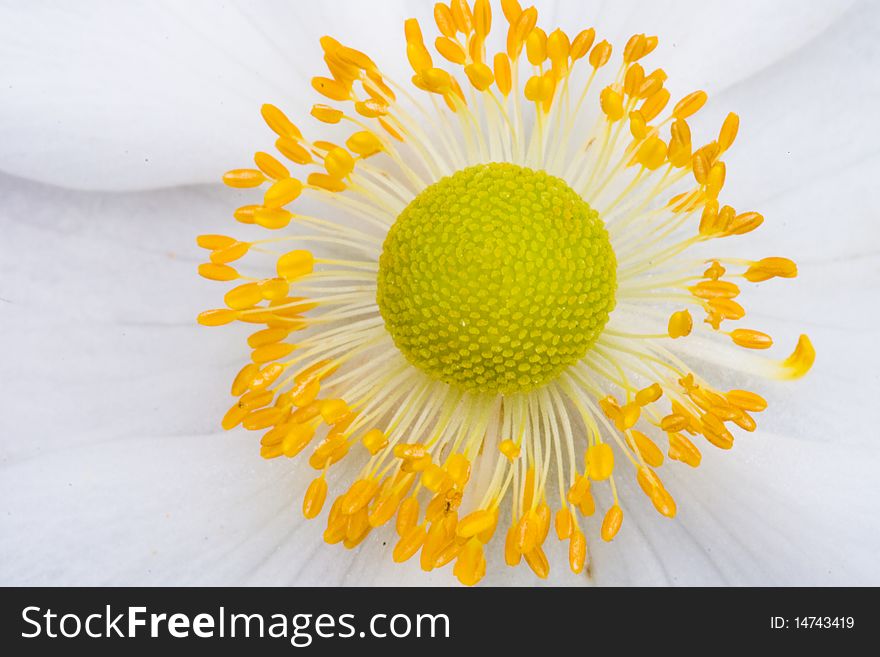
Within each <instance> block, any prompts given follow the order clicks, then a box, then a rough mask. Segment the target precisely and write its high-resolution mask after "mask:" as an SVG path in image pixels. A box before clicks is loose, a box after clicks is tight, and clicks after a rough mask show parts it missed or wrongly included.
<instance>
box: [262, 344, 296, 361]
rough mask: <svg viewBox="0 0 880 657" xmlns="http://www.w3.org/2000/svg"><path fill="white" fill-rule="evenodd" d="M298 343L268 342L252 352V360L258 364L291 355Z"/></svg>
mask: <svg viewBox="0 0 880 657" xmlns="http://www.w3.org/2000/svg"><path fill="white" fill-rule="evenodd" d="M294 349H296V345H292V344H289V343H282V342H276V343H275V344H267V345H266V346H264V347H257V348H256V349H254V351H253V353H251V360H252V361H254V362H255V363H258V364H261V365H262V364H263V363H271V362H272V361H273V360H279V359H281V358H284V357H285V356H287V355H289V354H290V353H291V352H292V351H293V350H294Z"/></svg>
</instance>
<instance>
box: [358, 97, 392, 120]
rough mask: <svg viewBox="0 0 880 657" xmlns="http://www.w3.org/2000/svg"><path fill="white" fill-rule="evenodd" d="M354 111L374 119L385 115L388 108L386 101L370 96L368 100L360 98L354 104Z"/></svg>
mask: <svg viewBox="0 0 880 657" xmlns="http://www.w3.org/2000/svg"><path fill="white" fill-rule="evenodd" d="M354 109H355V111H356V112H357V113H358V114H360V115H361V116H363V117H365V118H367V119H376V118H379V117H380V116H386V115H387V114H388V112H389V110H390V107H389V106H388V103H386V102H385V101H384V100H376V99H375V98H370V99H368V100H360V101H358V102H356V103H355V104H354Z"/></svg>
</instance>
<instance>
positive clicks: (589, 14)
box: [541, 0, 852, 95]
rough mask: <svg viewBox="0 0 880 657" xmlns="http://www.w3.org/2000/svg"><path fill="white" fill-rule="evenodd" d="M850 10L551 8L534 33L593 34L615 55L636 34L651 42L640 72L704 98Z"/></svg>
mask: <svg viewBox="0 0 880 657" xmlns="http://www.w3.org/2000/svg"><path fill="white" fill-rule="evenodd" d="M851 4H852V2H840V3H827V2H798V1H797V0H784V1H783V2H772V3H769V2H761V1H760V0H748V1H746V2H737V3H736V6H732V5H731V4H730V3H729V2H724V1H723V0H708V1H707V0H685V1H681V0H665V1H659V2H640V1H639V0H623V1H620V0H615V1H614V2H595V3H582V2H566V1H565V0H559V1H558V2H557V3H556V5H557V7H558V9H557V11H556V12H553V13H551V15H552V18H549V17H548V18H547V19H544V20H542V21H541V24H542V26H544V27H547V26H551V25H555V24H556V23H557V22H558V23H560V24H561V25H563V26H564V27H565V28H566V29H567V30H569V31H570V33H572V34H576V33H577V32H578V31H579V30H581V29H584V28H586V27H595V28H596V32H597V35H598V36H597V38H606V39H608V40H609V41H610V42H611V43H612V45H613V46H614V47H615V49H616V50H617V51H622V49H623V46H624V45H625V44H626V41H627V39H628V38H629V37H630V36H631V35H633V34H638V33H646V34H649V35H657V36H658V37H659V38H660V44H659V45H658V47H657V50H656V53H655V54H653V55H651V56H650V57H648V58H646V60H645V63H644V65H645V68H646V69H647V70H651V68H652V67H656V66H659V67H662V68H663V69H664V70H665V71H666V72H667V73H668V74H669V81H668V84H667V86H668V87H669V88H670V90H672V91H673V92H674V93H675V92H679V93H682V94H684V93H689V92H690V91H693V90H695V89H705V90H706V91H707V92H708V93H709V94H710V95H712V94H715V93H717V92H719V91H720V90H722V89H724V88H726V87H728V86H730V85H733V84H736V83H737V82H740V81H741V80H744V79H746V78H748V77H749V76H750V75H753V74H755V73H756V72H758V71H760V70H761V69H763V68H765V67H767V66H770V65H771V64H773V63H774V62H776V61H778V60H780V59H782V58H784V57H785V56H787V55H789V54H790V53H792V52H794V51H795V50H797V49H798V48H799V47H801V46H803V45H804V44H805V43H808V42H810V41H811V40H812V39H814V38H816V37H817V36H818V35H819V34H821V33H822V31H823V30H825V29H826V28H827V27H828V26H829V25H830V24H832V23H833V22H834V21H835V20H836V19H837V18H838V17H839V16H841V15H843V14H845V13H846V11H847V9H848V7H849V6H850V5H851Z"/></svg>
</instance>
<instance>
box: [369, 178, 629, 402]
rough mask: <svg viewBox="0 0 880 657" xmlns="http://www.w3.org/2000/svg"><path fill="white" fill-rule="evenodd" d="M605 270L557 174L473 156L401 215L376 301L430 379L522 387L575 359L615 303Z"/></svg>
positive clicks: (600, 243) (597, 229) (609, 257)
mask: <svg viewBox="0 0 880 657" xmlns="http://www.w3.org/2000/svg"><path fill="white" fill-rule="evenodd" d="M616 271H617V261H616V259H615V257H614V251H613V250H612V248H611V243H610V241H609V239H608V233H607V232H606V230H605V227H604V225H603V223H602V221H601V220H600V219H599V215H598V214H597V213H596V211H595V210H593V209H591V208H590V206H589V205H588V204H587V203H586V201H584V200H583V199H582V198H581V197H580V196H578V194H577V193H575V191H574V190H573V189H571V188H570V187H569V186H568V185H567V184H566V183H565V182H563V181H562V180H560V179H559V178H554V177H553V176H550V175H548V174H546V173H544V172H542V171H532V170H531V169H526V168H523V167H520V166H516V165H513V164H483V165H480V166H475V167H470V168H468V169H463V170H461V171H458V172H457V173H455V174H454V175H452V176H449V177H448V178H444V179H443V180H440V181H439V182H437V183H435V184H433V185H431V186H430V187H428V188H426V189H425V190H424V191H423V192H422V193H421V194H419V195H418V196H417V197H416V198H415V199H414V200H413V201H412V203H410V204H409V205H408V206H407V207H406V209H404V211H403V212H402V213H401V214H400V216H399V217H398V218H397V221H396V222H395V223H394V225H393V226H392V227H391V230H389V231H388V236H387V238H386V239H385V244H384V247H383V251H382V256H381V258H380V260H379V279H378V293H377V301H378V304H379V310H380V312H381V313H382V317H383V319H384V320H385V326H386V328H387V329H388V332H389V333H390V334H391V337H392V338H393V340H394V343H395V344H396V345H397V348H398V349H400V351H401V352H402V353H403V355H404V356H405V357H406V358H407V360H409V362H411V363H412V364H413V365H414V366H416V367H418V368H419V369H421V370H423V371H424V372H426V373H427V374H428V375H430V376H431V377H433V378H435V379H439V380H441V381H445V382H446V383H449V384H451V385H455V386H459V387H461V388H465V389H467V390H471V391H478V392H495V393H497V392H501V393H513V392H524V391H527V390H532V389H534V388H537V387H539V386H541V385H544V384H545V383H548V382H549V381H551V380H553V379H554V378H555V377H556V376H558V375H559V374H560V373H561V372H562V371H563V370H564V369H565V368H566V367H568V366H570V365H572V364H574V363H575V362H577V361H578V360H580V359H581V358H583V357H584V355H585V354H586V353H587V351H588V350H589V348H590V346H591V345H592V344H593V342H595V340H596V338H597V337H598V336H599V334H600V333H601V331H602V329H603V328H604V327H605V324H606V322H607V321H608V315H609V313H610V312H611V311H612V310H613V309H614V303H615V296H614V295H615V290H616V287H617V276H616Z"/></svg>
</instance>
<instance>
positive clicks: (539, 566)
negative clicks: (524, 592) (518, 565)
mask: <svg viewBox="0 0 880 657" xmlns="http://www.w3.org/2000/svg"><path fill="white" fill-rule="evenodd" d="M523 556H524V557H525V558H526V563H527V564H529V568H531V569H532V572H533V573H535V575H537V576H538V577H540V578H541V579H547V576H548V575H549V574H550V562H549V561H548V560H547V555H546V554H544V550H543V549H541V547H536V548H535V549H534V550H531V551H529V552H526V553H524V554H523Z"/></svg>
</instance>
